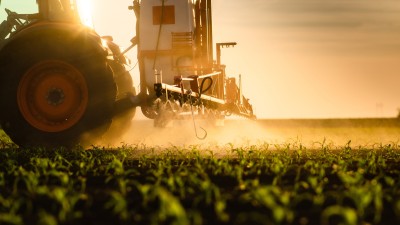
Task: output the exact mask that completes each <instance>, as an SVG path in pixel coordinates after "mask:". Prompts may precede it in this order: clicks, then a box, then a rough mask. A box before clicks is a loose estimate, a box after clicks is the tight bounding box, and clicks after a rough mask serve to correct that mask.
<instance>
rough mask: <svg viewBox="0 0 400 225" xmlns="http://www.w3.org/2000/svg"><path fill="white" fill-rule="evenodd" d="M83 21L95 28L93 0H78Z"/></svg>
mask: <svg viewBox="0 0 400 225" xmlns="http://www.w3.org/2000/svg"><path fill="white" fill-rule="evenodd" d="M76 4H77V6H78V12H79V16H80V18H81V22H82V23H83V24H84V25H86V26H88V27H91V28H93V16H92V0H76Z"/></svg>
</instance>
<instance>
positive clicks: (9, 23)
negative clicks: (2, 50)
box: [0, 0, 92, 42]
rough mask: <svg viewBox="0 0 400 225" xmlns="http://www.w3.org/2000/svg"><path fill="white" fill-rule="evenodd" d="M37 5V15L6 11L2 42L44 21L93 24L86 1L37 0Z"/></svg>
mask: <svg viewBox="0 0 400 225" xmlns="http://www.w3.org/2000/svg"><path fill="white" fill-rule="evenodd" d="M8 1H11V0H8ZM31 1H32V2H33V1H34V0H31ZM3 2H4V1H3ZM33 4H34V3H33ZM36 4H37V10H35V11H36V13H31V14H19V13H17V12H13V11H12V10H10V9H5V11H6V13H7V19H6V20H4V21H3V22H2V23H1V24H0V42H1V41H3V40H5V39H7V38H8V37H10V36H12V35H13V34H14V33H17V32H18V31H20V30H22V29H24V28H26V27H27V26H29V25H30V24H32V23H37V22H42V21H49V22H60V23H78V24H83V25H91V24H92V21H91V18H90V17H88V16H87V15H86V14H85V13H84V12H85V10H84V9H85V6H86V0H36Z"/></svg>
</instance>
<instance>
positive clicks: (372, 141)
mask: <svg viewBox="0 0 400 225" xmlns="http://www.w3.org/2000/svg"><path fill="white" fill-rule="evenodd" d="M245 123H246V124H245ZM399 124H400V123H399V121H398V120H397V119H374V120H282V121H281V120H265V121H257V122H254V124H250V125H249V124H247V122H243V121H236V122H227V124H226V126H225V127H224V128H215V129H206V131H207V132H208V137H207V138H208V140H207V141H206V142H201V141H199V140H196V139H195V138H193V137H192V136H193V130H190V129H189V128H185V127H183V128H182V127H178V128H176V127H174V128H171V129H172V132H171V129H169V130H168V129H166V130H164V131H154V130H153V131H152V129H151V125H150V124H147V123H146V122H140V123H139V125H138V124H137V123H136V127H134V126H133V127H132V128H131V129H130V130H129V131H128V133H127V135H126V136H124V137H121V140H118V142H117V143H118V144H116V143H113V144H110V143H108V144H103V145H100V144H96V145H93V146H91V147H89V148H82V147H79V146H77V147H76V148H73V149H64V148H62V147H60V148H56V149H44V148H29V149H26V148H18V147H17V146H15V145H13V144H12V143H10V141H9V140H8V139H7V137H6V136H5V135H4V133H2V131H0V137H1V141H0V146H1V149H0V224H43V225H44V224H48V225H55V224H96V225H102V224H300V225H306V224H321V225H328V224H329V225H331V224H348V225H352V224H354V225H367V224H400V166H399V165H400V145H399V143H398V141H399V140H398V138H399V134H400V125H399ZM138 127H140V128H141V129H139V130H138ZM171 133H173V134H174V135H171ZM179 134H182V135H181V136H180V137H179Z"/></svg>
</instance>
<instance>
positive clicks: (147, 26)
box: [139, 0, 195, 89]
mask: <svg viewBox="0 0 400 225" xmlns="http://www.w3.org/2000/svg"><path fill="white" fill-rule="evenodd" d="M139 27H140V28H139V29H140V38H139V40H140V43H139V51H140V57H142V59H143V62H144V71H145V76H146V83H147V86H148V87H150V89H151V88H152V86H153V84H154V82H155V78H154V70H158V71H160V70H161V71H162V74H163V82H164V83H167V84H173V82H174V76H177V75H183V76H185V75H190V73H191V72H189V71H188V70H189V68H193V53H194V40H193V38H194V32H195V23H194V4H193V2H192V1H191V0H146V1H142V3H141V8H140V25H139Z"/></svg>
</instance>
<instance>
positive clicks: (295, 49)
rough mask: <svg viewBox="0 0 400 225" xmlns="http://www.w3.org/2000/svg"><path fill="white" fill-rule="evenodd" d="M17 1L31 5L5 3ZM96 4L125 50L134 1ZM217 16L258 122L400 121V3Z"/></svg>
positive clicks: (283, 3)
mask: <svg viewBox="0 0 400 225" xmlns="http://www.w3.org/2000/svg"><path fill="white" fill-rule="evenodd" d="M11 1H12V2H15V4H17V3H18V4H19V6H20V7H23V6H24V5H25V4H26V2H29V0H3V3H4V4H6V3H7V2H11ZM32 1H33V0H31V2H32ZM93 2H96V5H95V6H94V9H93V10H94V15H93V18H94V23H95V28H96V29H97V30H98V32H99V33H100V34H101V35H112V36H114V38H115V40H116V41H117V42H118V43H120V44H121V45H122V46H125V47H126V46H127V45H128V44H129V40H130V38H131V37H132V36H133V35H134V23H135V21H134V16H133V12H131V11H128V10H127V6H128V5H129V4H131V3H132V1H131V0H95V1H94V0H93ZM1 8H2V9H3V8H4V7H3V6H2V7H1ZM213 10H214V18H213V19H214V42H224V41H236V42H238V45H237V46H236V47H235V48H229V49H223V52H222V62H223V63H225V64H226V65H227V71H228V73H229V75H230V76H237V75H238V74H242V77H243V78H242V80H243V87H244V94H245V95H246V97H248V98H250V99H251V102H252V103H253V106H254V108H255V112H256V114H257V116H258V117H261V118H313V117H317V118H330V117H377V116H379V117H381V116H384V117H393V116H396V115H397V112H398V110H397V109H398V108H400V99H399V96H400V88H398V86H399V85H400V76H399V72H400V1H388V0H380V1H376V0H246V1H239V0H214V1H213ZM0 16H1V17H2V18H4V14H1V15H0ZM133 61H135V59H134V57H133ZM137 83H138V82H137Z"/></svg>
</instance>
